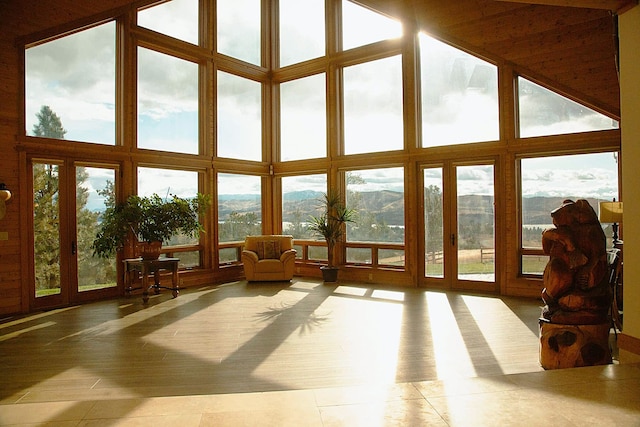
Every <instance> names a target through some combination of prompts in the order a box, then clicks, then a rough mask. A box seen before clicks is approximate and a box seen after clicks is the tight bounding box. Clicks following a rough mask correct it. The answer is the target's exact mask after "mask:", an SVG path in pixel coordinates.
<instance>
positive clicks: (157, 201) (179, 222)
mask: <svg viewBox="0 0 640 427" xmlns="http://www.w3.org/2000/svg"><path fill="white" fill-rule="evenodd" d="M210 199H211V198H210V196H209V195H204V194H200V193H198V195H197V197H194V198H192V199H184V198H181V197H178V196H175V195H172V196H171V198H170V199H163V198H161V197H160V196H158V195H157V194H153V195H151V196H148V197H140V196H135V195H132V196H129V197H128V198H127V200H126V201H125V202H124V203H120V204H115V203H113V204H111V205H110V206H107V209H106V210H105V211H104V213H103V214H102V215H101V222H100V225H99V227H98V231H97V233H96V237H95V239H94V241H93V244H92V245H91V249H92V250H93V254H94V255H95V256H98V257H102V258H106V257H109V256H111V255H113V254H114V253H115V252H116V251H117V250H119V249H121V248H122V247H124V245H125V244H126V243H127V241H129V239H135V242H136V251H137V252H138V253H137V255H139V256H141V257H142V258H144V259H156V258H158V256H160V249H161V247H162V243H163V242H166V241H168V240H169V239H171V238H172V237H173V236H175V235H177V234H179V233H182V234H183V235H185V236H187V237H196V236H198V235H199V234H200V232H201V231H204V227H203V225H202V224H201V223H200V216H201V215H203V214H204V213H205V212H206V210H207V209H208V207H209V204H210Z"/></svg>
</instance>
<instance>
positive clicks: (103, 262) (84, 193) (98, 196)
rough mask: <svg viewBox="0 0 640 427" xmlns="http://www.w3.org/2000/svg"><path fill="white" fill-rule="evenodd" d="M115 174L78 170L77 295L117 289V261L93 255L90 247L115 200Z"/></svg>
mask: <svg viewBox="0 0 640 427" xmlns="http://www.w3.org/2000/svg"><path fill="white" fill-rule="evenodd" d="M115 182H116V171H115V170H114V169H108V168H94V167H83V166H76V237H77V242H78V243H77V244H78V249H77V252H76V254H77V255H76V257H77V262H78V267H77V269H78V291H80V292H83V291H90V290H95V289H101V288H111V287H115V286H117V285H118V279H117V277H118V274H117V268H116V257H115V256H112V257H110V258H106V259H105V258H100V257H97V256H95V255H93V250H92V249H91V244H92V243H93V240H94V238H95V236H96V232H97V231H98V224H99V223H100V222H101V218H100V217H101V215H102V214H103V213H104V211H105V210H106V209H107V207H108V206H111V204H112V202H113V201H114V200H115V193H114V184H115Z"/></svg>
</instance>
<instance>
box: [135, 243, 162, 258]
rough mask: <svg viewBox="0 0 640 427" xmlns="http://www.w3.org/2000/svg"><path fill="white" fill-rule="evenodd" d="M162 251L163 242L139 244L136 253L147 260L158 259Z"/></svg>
mask: <svg viewBox="0 0 640 427" xmlns="http://www.w3.org/2000/svg"><path fill="white" fill-rule="evenodd" d="M160 249H162V242H157V241H156V242H138V243H137V244H136V253H137V254H138V256H139V257H141V258H142V259H146V260H153V259H158V258H159V257H160Z"/></svg>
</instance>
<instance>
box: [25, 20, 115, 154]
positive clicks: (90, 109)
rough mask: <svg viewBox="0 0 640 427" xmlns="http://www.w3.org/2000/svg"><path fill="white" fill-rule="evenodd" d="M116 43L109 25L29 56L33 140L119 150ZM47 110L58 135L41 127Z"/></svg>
mask: <svg viewBox="0 0 640 427" xmlns="http://www.w3.org/2000/svg"><path fill="white" fill-rule="evenodd" d="M115 40H116V37H115V23H114V22H109V23H106V24H103V25H100V26H98V27H94V28H91V29H88V30H85V31H81V32H79V33H75V34H72V35H69V36H66V37H63V38H60V39H57V40H53V41H50V42H47V43H44V44H41V45H39V46H34V47H31V48H29V49H27V50H26V51H25V90H26V100H25V101H26V102H25V105H26V111H25V117H26V127H27V134H28V135H33V136H44V137H48V138H58V139H69V140H73V141H82V142H96V143H100V144H108V145H115V142H116V138H115V96H116V89H115V82H116V55H115ZM45 106H47V108H48V109H49V110H50V111H52V112H53V113H55V114H56V115H57V116H58V118H59V120H60V122H61V125H60V127H59V131H58V132H55V131H54V132H52V129H47V128H42V127H41V126H38V125H39V124H41V123H39V119H38V117H37V115H38V114H40V113H41V111H42V108H43V107H45ZM62 125H63V126H62ZM62 127H64V129H60V128H62Z"/></svg>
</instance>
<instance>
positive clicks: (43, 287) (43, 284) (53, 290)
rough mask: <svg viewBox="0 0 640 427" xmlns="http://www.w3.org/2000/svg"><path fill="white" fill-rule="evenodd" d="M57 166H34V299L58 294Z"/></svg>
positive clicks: (58, 197)
mask: <svg viewBox="0 0 640 427" xmlns="http://www.w3.org/2000/svg"><path fill="white" fill-rule="evenodd" d="M58 168H59V166H58V165H56V164H51V163H34V164H33V263H34V279H35V284H36V295H35V296H36V297H46V296H48V295H55V294H59V293H60V292H61V290H62V287H61V276H60V221H59V218H60V180H59V175H58Z"/></svg>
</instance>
